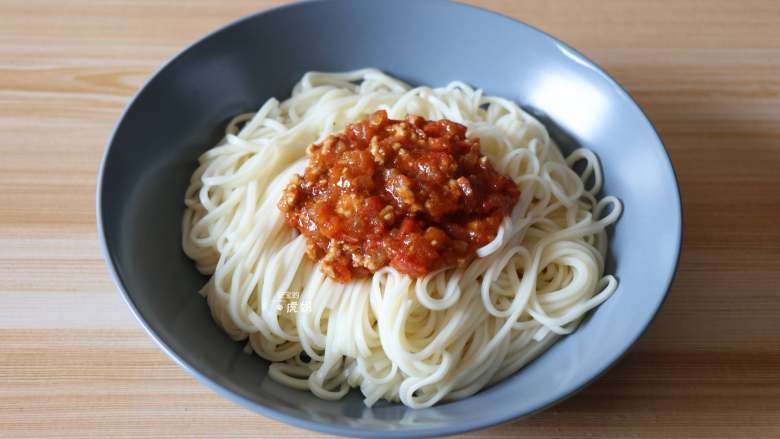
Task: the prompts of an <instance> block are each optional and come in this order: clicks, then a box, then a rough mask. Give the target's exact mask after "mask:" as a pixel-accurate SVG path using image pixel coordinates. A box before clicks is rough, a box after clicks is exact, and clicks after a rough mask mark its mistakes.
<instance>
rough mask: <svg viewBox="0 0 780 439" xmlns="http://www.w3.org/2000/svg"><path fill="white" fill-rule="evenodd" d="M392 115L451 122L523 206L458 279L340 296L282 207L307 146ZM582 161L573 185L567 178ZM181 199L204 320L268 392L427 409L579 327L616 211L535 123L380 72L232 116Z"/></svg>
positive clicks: (310, 85)
mask: <svg viewBox="0 0 780 439" xmlns="http://www.w3.org/2000/svg"><path fill="white" fill-rule="evenodd" d="M378 109H385V110H386V111H387V112H388V115H389V116H390V117H391V118H395V119H399V118H403V117H405V116H406V115H407V114H416V115H420V116H422V117H424V118H426V119H431V120H437V119H442V118H446V119H450V120H452V121H455V122H458V123H460V124H463V125H465V126H466V127H468V136H476V137H479V138H480V140H481V145H482V153H483V154H484V155H486V156H487V157H488V159H489V160H490V161H491V163H492V164H493V166H494V168H495V169H496V170H497V171H498V172H499V173H501V174H503V175H506V176H508V177H510V178H512V179H513V180H514V181H515V182H516V183H517V184H518V187H519V188H520V189H521V191H522V192H521V196H520V199H519V201H518V202H517V204H516V206H515V207H514V210H513V211H512V214H511V215H510V216H509V217H507V218H505V220H504V221H503V223H502V225H501V227H500V228H499V232H498V234H497V236H496V238H495V239H494V240H493V241H492V242H491V243H489V244H487V245H485V246H484V247H482V248H480V249H479V251H478V253H477V254H478V257H476V258H474V259H473V260H472V261H471V262H470V263H469V264H468V265H467V266H465V267H462V268H459V269H447V270H443V271H442V270H439V271H438V272H434V273H430V274H428V275H426V276H425V277H422V278H419V279H413V278H410V277H408V276H406V275H402V274H399V273H398V272H397V271H395V269H393V268H391V267H389V266H388V267H385V268H383V269H381V270H379V271H377V272H376V273H374V275H373V277H371V278H362V279H357V280H353V281H352V282H350V283H346V284H343V283H338V282H336V281H334V280H332V279H331V278H328V277H326V276H324V275H323V274H322V273H321V272H320V270H319V269H318V268H317V265H316V263H315V262H312V261H311V260H309V259H308V258H307V257H305V255H304V252H305V238H304V237H303V236H301V235H299V234H298V232H297V231H295V230H294V229H292V228H291V227H289V226H288V225H287V223H286V222H285V219H284V217H283V215H282V213H281V212H280V211H279V209H278V208H277V202H278V201H279V198H280V196H281V193H282V191H283V189H284V187H285V186H286V185H287V183H288V182H289V180H290V178H291V177H292V175H293V174H296V173H301V172H302V171H303V169H304V168H305V166H306V147H307V146H308V145H310V144H311V143H315V142H320V141H322V140H324V139H325V138H326V137H327V136H328V135H330V134H331V133H334V132H337V131H340V130H342V129H343V128H344V126H345V124H346V123H348V122H353V121H356V120H359V119H362V118H365V117H366V116H367V115H368V114H370V113H371V112H373V111H375V110H378ZM576 162H581V163H580V164H581V165H582V167H583V168H584V171H583V172H582V173H581V174H579V175H578V174H577V173H575V172H574V171H573V170H572V166H573V165H574V164H575V163H576ZM199 163H200V165H199V167H198V169H197V170H196V171H195V173H194V174H193V176H192V179H191V183H190V186H189V188H188V189H187V192H186V196H185V203H186V206H187V208H186V211H185V214H184V219H183V238H182V242H183V246H184V251H185V253H186V254H187V255H188V256H189V257H190V258H192V259H193V260H194V261H195V263H196V266H197V268H198V270H199V271H200V272H201V273H203V274H206V275H210V276H211V278H210V279H209V281H208V283H207V284H206V285H205V286H204V287H203V289H202V291H201V293H202V294H204V295H205V296H206V298H207V301H208V305H209V307H210V308H211V313H212V315H213V317H214V320H215V321H216V322H217V323H218V324H219V325H220V326H221V327H222V328H223V329H224V330H225V331H226V332H227V333H228V334H229V335H230V336H231V337H232V338H234V339H236V340H247V344H246V349H247V351H252V352H255V353H257V354H258V355H259V356H261V357H263V358H265V359H267V360H269V361H271V362H272V364H271V366H270V369H269V375H270V377H271V378H272V379H274V380H276V381H278V382H280V383H282V384H285V385H288V386H290V387H294V388H297V389H306V390H309V391H311V392H312V393H314V394H315V395H317V396H319V397H320V398H324V399H339V398H341V397H343V396H344V395H345V394H346V393H347V392H348V390H349V389H350V387H360V390H361V391H362V393H363V395H365V403H366V405H368V406H371V405H373V404H374V403H375V402H376V401H378V400H379V399H386V400H390V401H398V400H400V401H401V402H402V403H403V404H405V405H407V406H409V407H428V406H431V405H433V404H435V403H437V402H439V401H442V400H450V399H459V398H464V397H466V396H469V395H471V394H474V393H475V392H477V391H479V390H480V389H482V388H483V387H485V386H487V385H490V384H491V383H494V382H496V381H498V380H501V379H502V378H505V377H506V376H508V375H510V374H512V373H513V372H515V371H517V370H518V369H520V368H521V367H523V365H525V364H526V363H528V362H529V361H531V360H532V359H533V358H534V357H536V356H537V355H538V354H539V353H540V352H542V351H543V350H544V349H546V348H547V347H548V346H549V345H550V344H551V343H552V342H553V341H554V340H555V339H556V338H557V337H558V336H560V335H563V334H568V333H570V332H571V331H572V330H574V328H576V326H577V324H578V323H579V321H580V319H581V318H582V317H583V315H584V314H585V313H586V312H587V311H588V310H590V309H592V308H594V307H596V306H598V305H599V304H601V303H602V302H604V300H606V299H607V298H608V297H609V296H610V295H611V294H612V293H613V292H614V291H615V289H616V287H617V281H616V280H615V278H614V277H612V276H610V275H606V276H604V274H603V272H604V257H605V252H606V245H607V236H606V232H605V227H607V226H608V225H610V224H612V223H613V222H615V221H616V220H617V218H618V216H619V215H620V211H621V204H620V202H619V201H618V200H617V199H616V198H614V197H611V196H607V197H604V198H602V199H597V198H596V194H597V193H598V192H599V190H600V188H601V183H602V176H601V170H600V168H599V164H598V161H597V159H596V157H595V155H594V154H593V153H592V152H591V151H589V150H585V149H578V150H576V151H574V152H573V153H571V154H570V155H569V156H568V157H566V158H564V157H563V155H562V154H561V152H560V151H559V149H558V147H557V146H556V145H555V144H554V142H553V141H552V140H551V139H550V137H549V135H548V133H547V130H546V129H545V128H544V126H543V125H542V124H541V123H540V122H539V121H537V120H536V119H534V118H533V117H532V116H530V115H529V114H528V113H526V112H524V111H523V110H522V109H520V108H519V107H518V106H517V105H516V104H514V103H513V102H510V101H508V100H506V99H502V98H499V97H494V96H483V94H482V91H481V90H475V89H473V88H471V87H469V86H468V85H466V84H463V83H461V82H453V83H450V84H449V85H448V86H446V87H444V88H436V89H431V88H429V87H417V88H410V87H409V86H408V85H406V84H404V83H402V82H400V81H398V80H396V79H394V78H391V77H389V76H387V75H385V74H383V73H382V72H380V71H377V70H374V69H364V70H358V71H353V72H347V73H316V72H310V73H307V74H305V75H304V76H303V78H302V79H301V81H300V82H299V83H298V84H296V85H295V87H294V89H293V92H292V97H290V98H289V99H287V100H285V101H283V102H279V101H278V100H276V99H273V98H272V99H269V100H268V101H266V102H265V104H263V106H262V107H261V108H260V110H259V111H257V112H256V113H247V114H243V115H240V116H237V117H235V118H234V119H233V120H232V121H231V122H230V123H229V124H228V127H227V129H226V135H225V138H224V139H223V141H221V142H220V143H219V144H218V145H217V146H216V147H214V148H212V149H210V150H208V151H206V152H205V153H204V154H203V155H202V156H201V157H200V159H199Z"/></svg>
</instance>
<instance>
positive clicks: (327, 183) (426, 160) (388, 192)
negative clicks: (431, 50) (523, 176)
mask: <svg viewBox="0 0 780 439" xmlns="http://www.w3.org/2000/svg"><path fill="white" fill-rule="evenodd" d="M308 153H309V164H308V166H307V167H306V170H305V172H304V174H303V175H297V176H295V177H294V178H293V179H292V181H291V182H290V184H289V185H288V186H287V188H286V189H285V191H284V194H283V195H282V199H281V200H280V201H279V208H280V209H281V210H282V212H284V214H285V217H286V219H287V222H288V223H289V224H290V225H291V226H292V227H294V228H296V229H297V230H298V231H300V232H301V233H302V234H303V235H304V236H305V237H306V238H307V248H306V253H307V255H308V256H309V257H311V258H312V259H314V260H319V261H320V263H321V264H320V265H321V267H322V270H323V272H324V273H325V274H327V275H328V276H330V277H333V278H335V279H337V280H339V281H342V282H346V281H349V280H350V279H352V278H353V277H361V276H367V275H369V274H370V273H373V272H374V271H376V270H379V269H380V268H382V267H384V266H386V265H388V264H389V265H390V266H392V267H394V268H395V269H396V270H398V271H400V272H402V273H406V274H408V275H410V276H412V277H419V276H423V275H425V274H426V273H429V272H431V271H433V270H436V269H439V268H447V267H453V266H460V265H463V264H465V263H466V262H467V261H468V260H469V259H470V258H471V257H472V256H473V255H474V253H475V252H476V250H477V249H478V248H479V247H481V246H483V245H485V244H487V243H489V242H490V241H492V240H493V239H494V238H495V236H496V232H497V230H498V227H499V225H500V223H501V220H502V219H503V218H504V217H505V216H506V215H508V214H509V212H510V211H511V209H512V207H513V206H514V204H515V203H516V202H517V199H518V197H519V192H518V189H517V185H515V184H514V182H512V180H511V179H509V178H507V177H505V176H502V175H500V174H498V173H497V172H496V171H495V170H494V169H493V167H492V166H491V165H490V163H489V162H488V160H487V157H485V156H483V155H482V154H481V153H480V146H479V139H476V138H472V139H469V138H466V127H464V126H463V125H460V124H457V123H455V122H452V121H449V120H446V119H444V120H439V121H427V120H425V119H423V118H421V117H419V116H409V117H408V118H407V119H406V120H392V119H388V117H387V113H386V112H385V111H377V112H375V113H373V114H372V115H371V116H370V117H368V118H367V119H365V120H363V121H360V122H357V123H354V124H351V125H347V127H346V128H345V130H344V131H343V132H342V133H338V134H334V135H332V136H330V137H328V138H327V139H325V141H323V142H322V143H320V144H313V145H311V146H309V149H308Z"/></svg>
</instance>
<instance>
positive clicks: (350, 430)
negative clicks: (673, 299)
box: [95, 0, 684, 438]
mask: <svg viewBox="0 0 780 439" xmlns="http://www.w3.org/2000/svg"><path fill="white" fill-rule="evenodd" d="M345 1H349V0H300V1H294V2H292V3H288V4H284V5H280V6H275V7H271V8H266V9H263V10H260V11H257V12H255V13H252V14H249V15H246V16H243V17H241V18H238V19H236V20H234V21H231V22H229V23H227V24H225V25H222V26H220V27H218V28H216V29H214V30H212V31H210V32H208V33H206V34H205V35H204V36H202V37H200V38H198V39H197V40H195V41H194V42H192V43H191V44H189V45H188V46H186V47H185V48H184V49H182V50H180V51H179V52H177V53H176V54H175V55H173V56H172V57H170V58H169V59H168V60H166V61H165V62H163V63H162V64H160V66H159V67H158V68H157V69H156V70H155V72H154V73H153V74H152V75H150V76H149V77H148V78H147V79H146V81H145V82H144V83H143V85H142V86H141V87H139V88H138V90H137V91H136V92H135V94H134V95H133V97H132V98H131V99H130V100H129V102H128V103H127V105H126V106H125V108H124V109H123V110H122V112H121V114H120V116H119V119H118V120H117V122H116V124H115V125H114V128H113V130H112V133H111V136H110V137H109V140H108V142H107V144H106V146H105V148H104V152H103V157H102V159H101V161H100V168H99V171H98V176H97V187H96V202H95V207H96V227H97V234H98V239H99V241H100V251H101V254H102V256H103V259H104V260H105V262H106V266H107V268H108V271H109V274H110V276H111V280H112V281H113V283H114V285H115V286H116V287H117V289H118V290H119V293H120V294H121V296H122V299H123V300H124V302H125V303H126V304H127V306H128V307H129V308H130V311H131V312H132V314H133V316H134V317H135V319H136V320H137V321H138V322H139V323H140V324H141V326H142V327H143V329H144V331H145V332H146V333H147V335H149V337H151V338H152V340H154V342H155V343H156V344H157V346H158V347H159V348H160V349H161V350H162V351H163V352H165V354H166V355H168V357H170V358H171V359H172V360H173V361H174V362H175V363H176V364H177V365H178V366H179V367H181V368H182V369H184V370H185V371H187V372H188V373H189V374H191V375H192V376H194V377H195V378H196V379H197V380H198V381H199V382H200V383H202V384H204V385H206V387H208V388H210V389H211V390H213V391H214V392H216V393H217V394H219V395H220V396H222V397H225V398H227V399H228V400H230V401H233V402H235V403H238V404H239V405H241V406H242V407H244V408H246V409H249V410H251V411H253V412H255V413H258V414H260V415H262V416H266V417H269V418H271V419H274V420H276V421H281V422H284V423H286V424H289V425H293V426H295V427H299V428H305V429H308V430H313V431H317V432H322V433H327V434H334V435H342V436H352V437H372V438H411V437H436V436H445V435H453V434H459V433H466V432H470V431H475V430H480V429H484V428H489V427H493V426H497V425H500V424H504V423H507V422H510V421H512V420H516V419H520V418H523V417H526V416H530V415H533V414H535V413H538V412H540V411H543V410H545V409H547V408H549V407H551V406H553V405H556V404H558V403H560V402H562V401H564V400H566V399H568V398H570V397H572V396H574V395H575V394H577V393H579V392H580V391H582V390H583V389H584V388H586V387H587V386H589V385H590V384H592V383H593V382H594V381H596V380H598V379H599V378H601V377H602V376H603V375H604V374H605V373H606V372H607V371H609V370H610V369H612V368H613V367H614V366H615V365H616V364H617V363H618V362H620V360H621V359H623V358H624V357H625V356H626V354H628V352H629V351H630V350H631V349H632V348H633V347H634V346H635V345H636V342H637V341H638V340H639V338H641V337H642V335H643V334H644V333H645V332H646V331H647V329H648V328H649V326H650V324H652V322H653V321H654V320H655V318H656V317H657V316H658V313H659V311H660V310H661V308H662V307H663V305H664V303H665V302H666V300H667V298H668V296H669V290H670V288H671V286H672V283H673V282H674V279H675V277H676V275H677V271H678V269H679V264H680V253H681V250H682V243H683V230H684V227H683V220H684V216H683V203H682V196H681V193H680V184H679V177H678V175H677V172H676V170H675V169H674V165H673V163H672V160H671V157H670V156H669V152H668V151H667V149H666V146H665V144H664V143H663V141H662V139H661V136H660V135H659V134H658V130H657V129H656V127H655V125H654V124H653V122H652V121H651V120H650V118H649V117H648V116H647V114H646V113H645V111H644V110H643V109H642V107H640V106H639V104H638V103H637V102H636V100H635V99H634V98H633V96H631V94H630V93H628V91H626V89H625V88H624V87H623V86H622V85H621V84H620V83H619V82H618V81H617V80H615V79H614V78H613V77H612V76H611V75H610V74H609V73H607V72H606V71H605V70H604V69H602V68H601V67H599V66H598V65H597V64H596V63H595V62H593V61H592V60H591V59H590V58H588V57H587V56H585V55H584V54H582V53H581V52H580V51H578V50H577V49H575V48H573V47H571V46H570V45H568V44H567V43H565V42H563V41H561V40H560V39H558V38H556V37H554V36H552V35H550V34H548V33H547V32H545V31H543V30H541V29H538V28H536V27H535V26H532V25H529V24H527V23H525V22H523V21H520V20H518V19H515V18H513V17H510V16H508V15H505V14H502V13H499V12H495V11H492V10H489V9H486V8H483V7H479V6H474V5H470V4H465V3H461V2H460V1H452V0H429V1H431V2H436V3H439V4H449V5H451V6H454V7H459V8H465V9H469V10H471V12H472V13H479V14H486V15H488V16H492V17H493V18H494V19H497V20H504V21H509V22H510V23H511V24H513V25H514V26H521V27H524V28H526V29H527V30H528V31H530V32H533V33H538V34H540V35H541V36H542V37H544V38H548V39H550V40H551V41H553V42H554V43H556V44H557V45H558V46H559V47H562V48H563V49H565V50H567V51H569V52H570V53H571V54H574V55H575V56H577V57H578V58H579V59H578V61H580V62H582V63H584V65H586V66H587V67H589V68H591V69H593V70H594V71H596V72H598V73H599V74H600V75H601V76H603V77H604V78H605V79H606V80H607V81H608V82H609V83H610V84H611V85H612V86H613V87H614V88H615V90H616V91H617V92H618V93H619V94H621V95H623V97H624V98H627V100H628V101H629V102H630V103H631V104H633V105H634V106H635V107H636V108H637V109H638V110H639V112H640V114H641V115H642V117H643V118H644V119H645V120H646V121H647V122H648V124H649V126H650V128H651V130H652V132H653V134H654V135H655V138H656V139H655V140H656V146H657V147H659V148H660V150H661V152H662V153H663V157H664V158H665V160H666V162H667V164H668V166H669V168H670V170H671V172H672V177H673V182H674V194H673V196H674V197H675V198H676V199H677V210H678V212H679V221H678V224H679V227H678V228H677V230H675V231H674V232H675V239H676V241H677V243H676V246H675V251H674V264H673V265H672V267H673V268H672V270H671V272H670V273H667V274H666V275H665V278H666V280H665V282H664V283H665V286H664V291H663V295H662V296H661V298H660V300H659V301H658V304H657V306H656V308H655V309H654V310H652V315H651V316H650V318H649V319H648V320H647V323H646V324H645V326H644V327H643V328H642V329H641V330H640V331H639V332H638V333H637V335H636V337H634V338H633V339H632V340H631V341H630V343H629V344H628V345H627V346H626V348H625V349H624V350H623V351H622V352H621V353H619V354H618V355H617V356H615V357H614V359H613V360H612V361H611V362H610V363H609V364H607V365H606V366H605V367H604V368H603V369H602V370H600V371H599V372H598V373H596V374H594V375H593V376H592V377H590V378H589V379H587V380H585V381H584V382H583V383H582V384H581V385H579V386H578V387H575V388H572V389H568V390H566V391H564V392H561V393H560V394H557V395H555V396H552V397H551V398H549V399H548V400H547V401H545V402H544V403H541V404H538V405H537V406H536V407H534V408H533V409H531V410H517V411H516V412H514V413H513V414H511V415H508V416H492V417H491V416H490V415H489V414H485V416H484V417H483V418H482V419H480V420H479V421H473V422H469V423H459V424H453V425H451V426H446V427H435V428H418V429H408V430H384V431H383V430H365V429H361V428H356V427H352V426H334V425H331V424H327V423H323V422H320V421H309V420H306V419H303V418H299V417H296V416H292V415H288V414H285V413H283V412H281V411H278V410H277V409H275V408H274V407H273V406H270V405H264V404H262V403H260V402H257V401H253V400H250V399H247V398H245V397H243V396H241V395H238V394H236V393H234V392H232V391H230V390H228V389H226V388H224V387H222V386H221V385H220V384H217V383H216V382H215V381H214V380H212V379H211V378H209V377H208V376H206V375H205V374H204V373H203V372H201V371H200V370H198V369H197V368H196V367H195V366H194V365H191V364H189V363H187V362H186V361H185V360H184V359H183V358H182V357H181V356H179V354H178V353H177V352H175V351H174V350H173V349H172V348H171V347H170V346H169V345H168V344H166V342H165V341H164V340H163V339H162V338H161V337H160V336H159V335H157V333H155V332H154V330H153V329H152V328H151V327H150V325H149V324H148V323H147V321H146V319H145V318H144V316H143V314H142V313H141V311H140V309H139V308H138V307H137V306H136V304H135V302H134V301H133V299H132V297H131V296H130V294H129V293H128V290H127V288H126V287H125V285H124V283H123V281H122V278H121V276H120V275H119V272H118V270H117V262H116V261H115V260H114V254H113V252H112V251H111V250H110V249H109V248H108V240H107V237H106V231H105V228H104V224H103V223H104V221H103V206H102V197H103V183H104V180H105V168H106V163H107V161H108V157H109V155H110V152H111V147H112V145H113V144H114V142H115V140H116V136H117V131H118V130H119V127H120V126H121V125H122V123H123V122H124V120H125V117H126V115H127V113H128V111H129V110H130V109H131V108H132V107H133V106H134V105H135V104H136V101H137V100H138V99H139V97H140V96H141V95H142V94H143V92H144V91H145V90H146V89H147V88H148V87H149V85H150V84H151V82H152V81H154V79H155V78H157V77H158V76H159V75H160V73H162V72H163V71H164V70H165V69H167V68H168V67H169V66H170V65H171V64H173V63H174V62H175V61H177V60H178V59H179V58H182V57H184V56H186V55H187V54H188V53H189V52H190V51H192V50H194V49H195V48H196V47H197V46H199V45H200V44H201V43H203V42H205V41H207V40H209V39H211V38H212V37H214V36H216V35H218V34H220V33H222V32H224V31H226V30H228V29H230V28H233V27H234V26H238V25H240V24H242V23H244V22H245V21H250V20H253V19H255V18H257V17H259V16H262V15H265V14H269V13H273V12H277V11H282V10H287V9H296V8H300V7H306V6H307V5H308V4H311V3H343V2H345Z"/></svg>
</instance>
